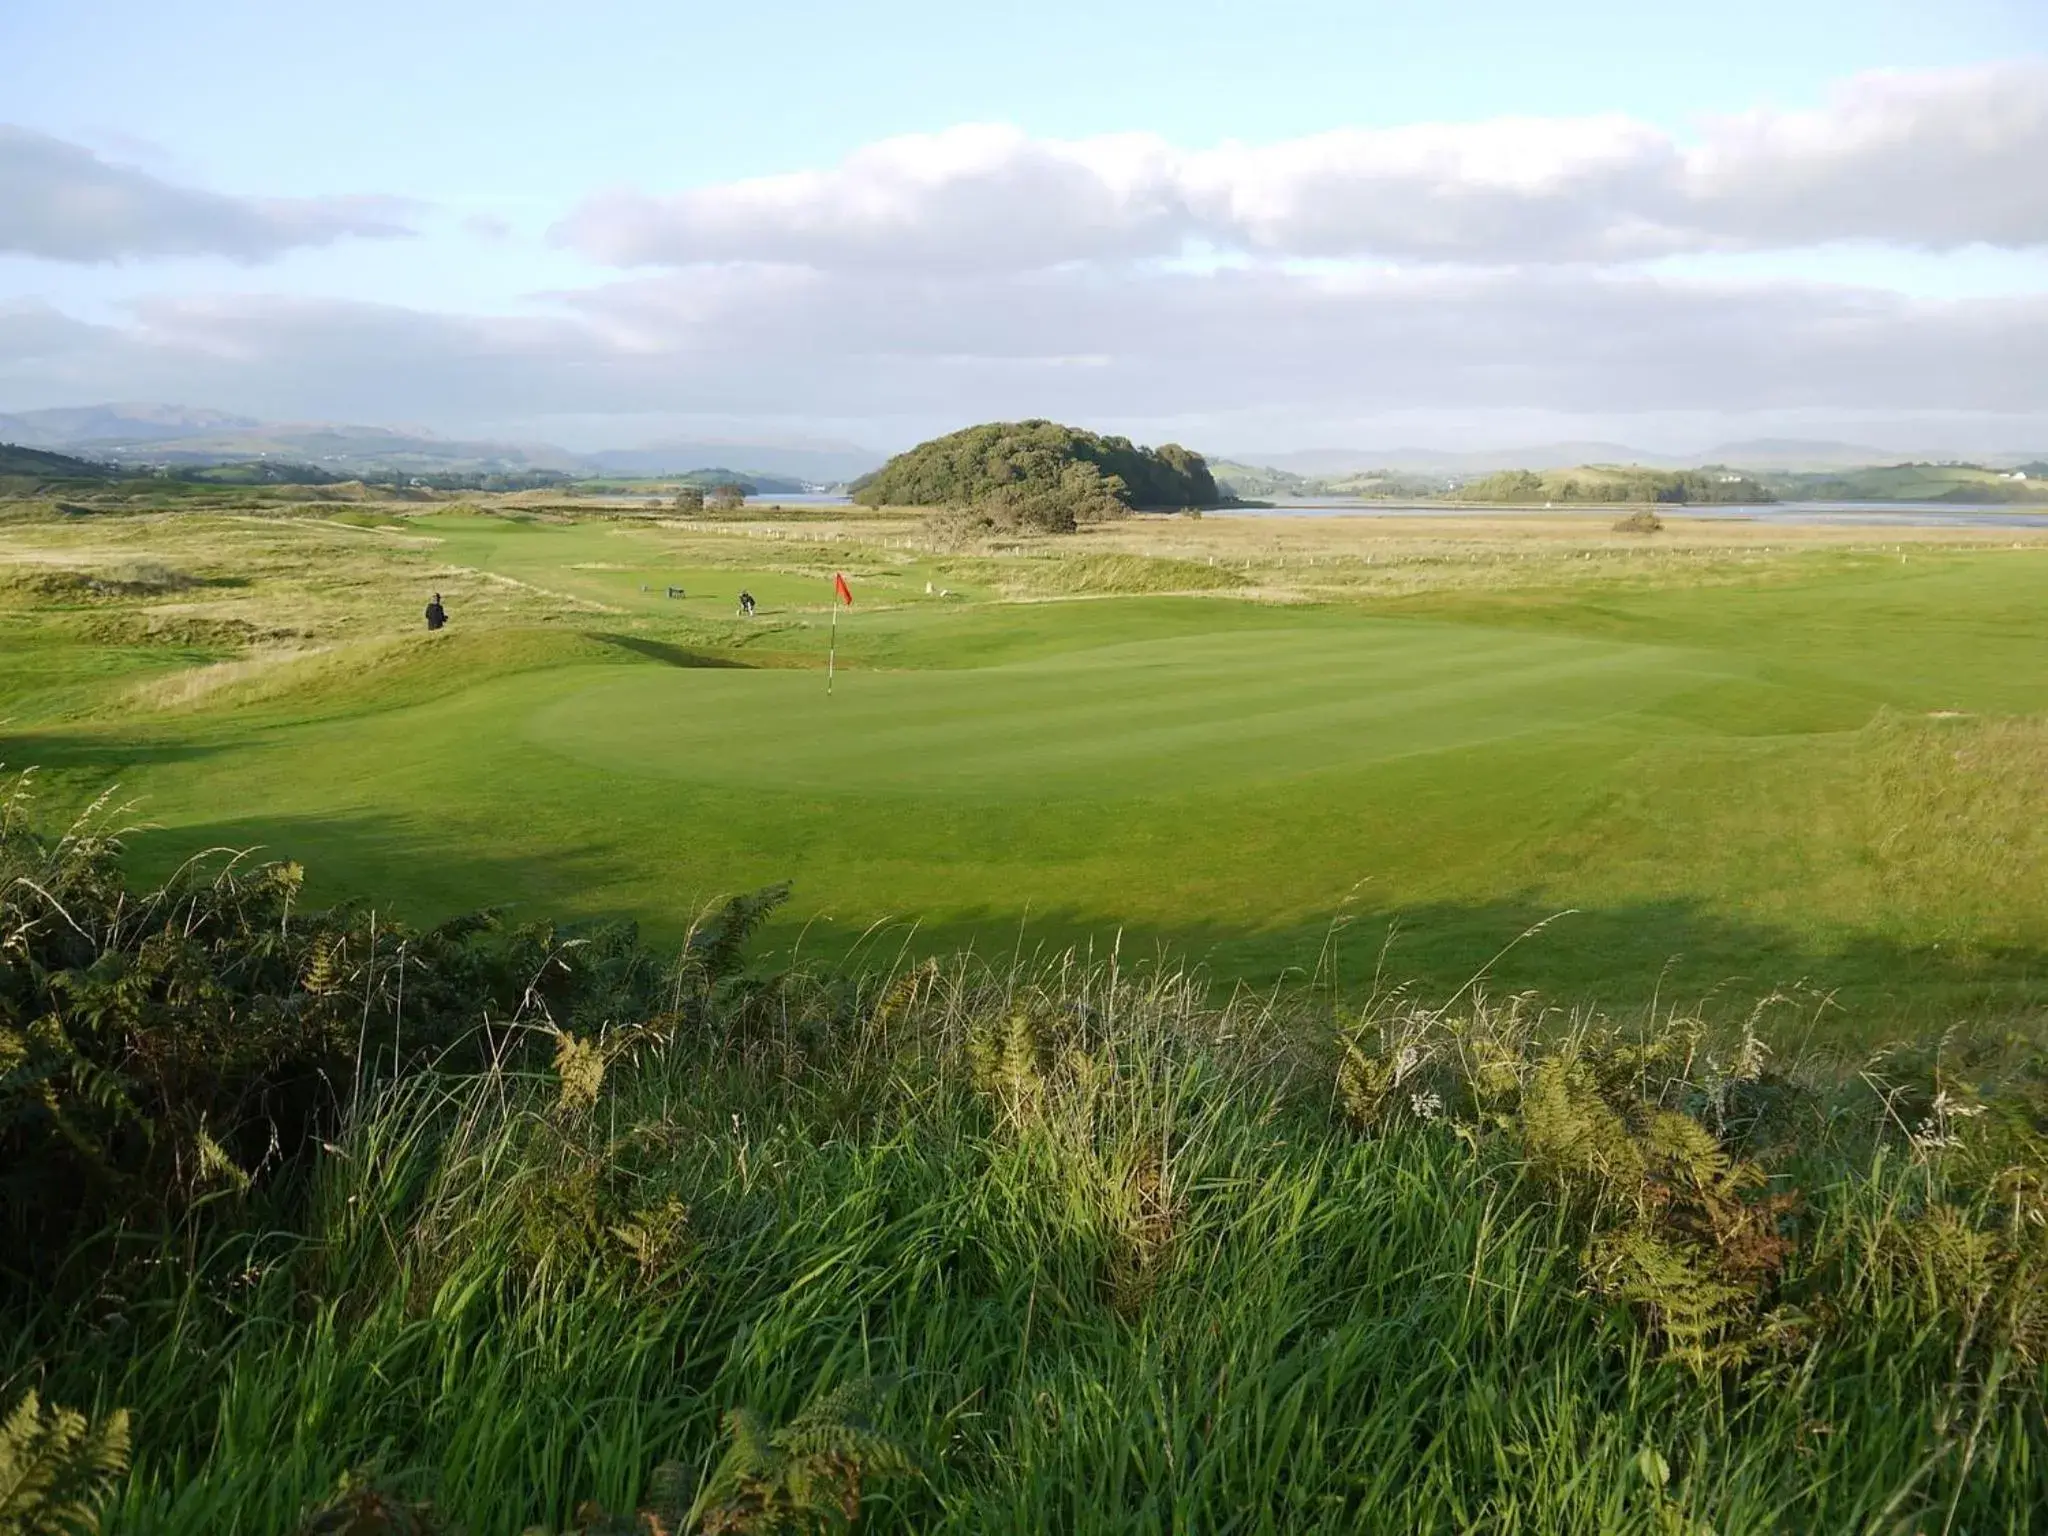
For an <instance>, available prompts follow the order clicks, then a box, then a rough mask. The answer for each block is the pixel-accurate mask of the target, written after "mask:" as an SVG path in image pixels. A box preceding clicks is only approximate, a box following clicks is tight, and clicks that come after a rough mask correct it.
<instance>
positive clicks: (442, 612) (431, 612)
mask: <svg viewBox="0 0 2048 1536" xmlns="http://www.w3.org/2000/svg"><path fill="white" fill-rule="evenodd" d="M447 622H448V610H447V609H446V608H443V607H442V606H441V594H440V593H438V592H436V593H435V594H434V600H433V601H432V602H431V603H428V604H427V628H428V629H430V630H434V629H439V628H441V626H442V625H444V624H446V623H447Z"/></svg>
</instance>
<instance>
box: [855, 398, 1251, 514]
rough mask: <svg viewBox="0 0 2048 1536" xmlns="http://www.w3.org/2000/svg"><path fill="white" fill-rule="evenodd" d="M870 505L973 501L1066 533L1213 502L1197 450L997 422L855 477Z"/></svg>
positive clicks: (858, 496) (1216, 495)
mask: <svg viewBox="0 0 2048 1536" xmlns="http://www.w3.org/2000/svg"><path fill="white" fill-rule="evenodd" d="M853 498H854V500H855V501H858V502H860V503H861V504H862V505H864V506H871V507H872V506H910V507H968V508H973V509H976V510H977V511H985V512H986V513H987V514H988V515H989V518H990V520H991V521H992V522H993V523H995V524H997V525H1005V526H1014V527H1031V528H1043V529H1052V530H1065V529H1071V528H1073V527H1075V526H1076V525H1077V524H1079V523H1086V522H1099V521H1101V520H1103V519H1104V518H1109V517H1116V516H1120V515H1122V514H1123V513H1125V512H1129V511H1132V510H1139V509H1168V508H1170V509H1175V510H1178V509H1180V508H1184V507H1213V506H1217V505H1220V504H1221V502H1222V500H1223V497H1222V495H1221V493H1220V492H1219V491H1218V490H1217V489H1216V481H1215V479H1214V478H1213V477H1212V476H1211V475H1210V473H1209V466H1208V465H1207V464H1206V463H1205V462H1204V461H1203V459H1202V456H1201V455H1200V454H1198V453H1193V452H1190V451H1189V450H1188V449H1186V448H1183V447H1181V446H1180V445H1179V444H1177V443H1167V444H1165V445H1164V446H1163V447H1159V448H1140V447H1138V446H1137V445H1135V444H1134V443H1132V442H1131V441H1130V439H1128V438H1123V437H1102V436H1099V435H1097V434H1096V433H1093V432H1084V431H1082V430H1080V429H1079V428H1077V427H1064V426H1061V425H1060V424H1059V423H1057V422H1052V421H998V422H988V423H985V424H984V425H982V426H978V427H968V428H966V429H965V430H964V431H960V432H953V433H950V434H948V435H947V436H945V437H938V438H933V439H932V440H931V441H930V442H928V443H920V444H919V445H918V446H917V447H915V448H912V449H911V450H910V451H909V452H907V453H899V454H898V455H896V457H895V458H893V459H891V460H890V461H889V462H888V463H887V464H884V465H883V466H882V467H881V468H880V469H878V470H876V471H875V472H874V473H873V474H872V475H868V476H866V477H865V478H863V479H861V480H859V481H857V482H856V483H855V485H854V491H853Z"/></svg>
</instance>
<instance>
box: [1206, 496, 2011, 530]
mask: <svg viewBox="0 0 2048 1536" xmlns="http://www.w3.org/2000/svg"><path fill="white" fill-rule="evenodd" d="M1602 510H1604V509H1603V508H1601V507H1599V506H1594V505H1588V504H1587V503H1584V502H1576V503H1573V504H1572V505H1570V506H1564V507H1445V506H1437V505H1433V504H1431V503H1429V502H1418V503H1415V504H1412V505H1402V504H1399V503H1396V502H1380V501H1370V502H1368V501H1345V500H1342V499H1339V498H1336V497H1329V498H1323V497H1302V498H1300V499H1298V500H1293V499H1290V500H1284V501H1275V502H1274V504H1273V505H1272V506H1270V507H1232V508H1230V509H1228V510H1226V511H1223V512H1212V513H1210V514H1209V515H1210V516H1211V517H1541V516H1544V515H1545V514H1546V513H1556V512H1577V513H1598V512H1600V511H1602ZM1658 510H1659V511H1660V512H1661V513H1662V514H1663V515H1664V516H1665V517H1697V518H1706V519H1710V520H1712V521H1715V522H1737V523H1744V522H1747V523H1797V524H1804V525H1809V526H1812V525H1826V524H1830V523H1840V524H1857V525H1861V526H1864V527H1879V528H1882V527H1893V528H2048V509H2028V510H2018V509H2015V510H2012V511H2006V510H2003V509H2001V508H1998V507H1959V506H1956V505H1955V504H1953V503H1950V502H1938V501H1780V502H1773V503H1772V504H1770V505H1769V506H1761V507H1694V506H1683V507H1680V506H1672V507H1661V508H1659V509H1658ZM1617 515H1619V509H1617Z"/></svg>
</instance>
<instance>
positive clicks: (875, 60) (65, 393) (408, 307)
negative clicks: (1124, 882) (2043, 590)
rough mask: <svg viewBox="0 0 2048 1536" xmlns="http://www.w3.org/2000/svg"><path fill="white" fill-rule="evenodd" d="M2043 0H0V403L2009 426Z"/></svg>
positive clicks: (1146, 421) (2022, 367) (1312, 429)
mask: <svg viewBox="0 0 2048 1536" xmlns="http://www.w3.org/2000/svg"><path fill="white" fill-rule="evenodd" d="M2044 166H2048V4H2044V3H2043V0H1945V3H1944V4H1942V5H1940V6H1935V5H1931V4H1928V3H1926V0H1775V3H1760V0H1717V3H1715V4H1714V5H1711V6H1698V5H1688V6H1678V5H1659V4H1645V3H1643V0H1632V3H1626V4H1615V3H1605V0H1551V3H1548V4H1546V5H1543V6H1531V5H1528V4H1526V3H1525V0H1522V3H1506V0H1486V3H1459V0H1435V3H1422V0H1412V3H1411V0H1399V3H1372V0H1349V3H1320V0H1318V3H1299V0H1262V3H1258V4H1251V3H1236V4H1219V3H1214V0H1176V3H1172V4H1167V3H1163V0H1134V3H1117V0H1093V3H1090V4H1076V3H1069V0H1042V3H1038V4H1034V5H1031V6H1028V7H1024V6H1005V5H995V4H983V5H972V6H970V5H961V4H958V3H957V0H955V3H952V4H937V3H927V0H914V3H913V0H866V3H863V4H862V5H859V6H853V5H845V4H841V5H815V4H814V5H802V4H787V3H778V0H755V3H752V4H749V5H745V6H732V5H729V4H727V5H718V6H709V5H699V4H695V3H688V0H668V3H660V0H582V3H580V4H578V5H575V6H563V5H561V4H559V3H548V4H540V3H531V0H494V3H492V4H490V5H483V4H473V3H469V0H450V3H437V0H410V3H405V4H399V3H392V0H353V3H351V4H349V5H345V6H343V5H321V6H317V7H316V6H310V5H305V6H299V5H292V6H280V5H277V4H276V3H275V0H260V3H259V0H148V3H137V0H0V413H4V412H9V411H20V410H30V409H36V408H40V407H47V406H58V405H80V404H89V403H95V402H100V401H110V400H123V401H156V402H166V403H175V404H183V405H190V406H203V407H212V408H217V409H222V410H228V411H233V412H237V413H240V414H246V415H252V416H257V417H260V418H264V419H271V420H332V421H348V422H360V423H368V424H378V425H407V426H416V427H424V428H427V429H430V430H434V431H438V432H443V433H447V434H450V435H460V436H493V437H501V438H506V437H509V438H529V439H540V440H546V441H552V442H556V443H560V444H562V445H564V446H568V447H572V448H594V447H600V446H634V445H639V444H647V443H658V442H660V441H663V440H665V439H676V438H682V437H690V438H700V439H701V438H705V437H716V438H726V439H733V440H739V441H754V442H778V443H790V444H796V443H818V442H837V443H847V442H850V443H858V444H861V445H863V446H867V447H872V448H876V449H880V450H893V449H896V448H900V447H903V446H905V445H907V444H908V443H910V442H914V441H916V440H918V439H919V438H921V437H924V436H927V435H930V434H932V433H934V432H937V431H943V430H948V429H950V428H952V427H956V426H961V425H965V424H967V423H969V422H972V421H976V420H983V419H989V418H993V417H1020V416H1051V417H1054V418H1057V419H1062V420H1068V421H1073V422H1076V423H1077V424H1083V425H1088V426H1093V427H1097V428H1101V429H1107V430H1115V431H1122V432H1128V433H1130V434H1131V435H1133V436H1136V437H1139V438H1140V439H1142V440H1146V441H1160V440H1164V439H1167V438H1173V439H1176V440H1180V441H1184V442H1187V443H1190V444H1192V445H1194V446H1196V447H1199V448H1202V449H1204V450H1206V451H1209V452H1212V453H1217V452H1228V453H1236V454H1252V453H1261V452H1265V453H1279V452H1284V451H1288V450H1299V449H1309V448H1331V447H1342V448H1353V449H1370V448H1374V447H1384V448H1391V447H1394V446H1409V445H1413V446H1424V447H1440V448H1491V447H1511V446H1514V445H1517V444H1521V443H1539V442H1549V441H1556V440H1561V439H1569V440H1597V441H1605V442H1619V443H1627V444H1630V445H1634V446H1638V447H1642V448H1645V449H1648V450H1653V451H1657V452H1678V453H1683V452H1690V451H1694V450H1705V449H1707V448H1709V447H1711V446H1713V445H1715V444H1718V443H1722V442H1727V441H1731V440H1746V439H1755V438H1760V437H1794V438H1828V439H1836V440H1846V441H1849V442H1855V443H1870V444H1873V445H1875V446H1880V447H1883V448H1886V449H1888V450H1896V451H1902V452H1904V451H1911V452H1925V453H1937V452H1938V453H1955V454H1990V453H1996V452H2029V451H2041V452H2048V368H2044V367H2042V366H2041V363H2042V360H2043V359H2044V358H2048V172H2044V170H2043V167H2044Z"/></svg>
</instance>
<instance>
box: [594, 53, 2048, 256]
mask: <svg viewBox="0 0 2048 1536" xmlns="http://www.w3.org/2000/svg"><path fill="white" fill-rule="evenodd" d="M2044 165H2048V64H2042V63H2013V64H2003V65H1994V66H1987V67H1983V68H1976V69H1964V70H1948V71H1936V72H1927V73H1920V74H1880V75H1867V76H1861V77H1858V78H1856V79H1854V80H1852V81H1849V82H1848V83H1847V84H1845V85H1844V86H1843V87H1842V88H1840V89H1839V90H1838V91H1837V92H1836V93H1835V94H1834V95H1833V96H1832V98H1831V99H1830V100H1829V101H1828V103H1827V104H1826V105H1825V106H1823V107H1821V108H1818V109H1815V110H1811V111H1803V112H1756V113H1751V114H1748V115H1745V116H1741V117H1733V118H1725V119H1718V120H1715V121H1712V122H1709V123H1707V124H1705V125H1704V126H1703V130H1702V133H1701V135H1700V137H1699V138H1698V140H1697V142H1694V143H1686V142H1682V141H1680V140H1679V139H1677V138H1675V137H1673V136H1672V135H1670V134H1668V133H1666V132H1664V131H1663V130H1661V129H1657V128H1654V127H1651V126H1650V125H1648V124H1645V123H1641V122H1637V121H1634V120H1632V119H1629V118H1625V117H1617V116H1603V117H1587V118H1556V119H1501V120H1496V121H1490V122H1479V123H1464V124H1457V123H1451V124H1421V125H1415V126H1410V127H1402V128H1391V129H1346V130H1341V131H1338V132H1333V133H1325V134H1318V135H1314V136H1311V137H1307V138H1301V139H1293V140H1288V141H1285V142H1282V143H1277V144H1271V145H1264V146H1244V145H1236V144H1227V145H1224V146H1222V147H1220V148H1215V149H1206V150H1187V149H1181V148H1177V147H1176V146H1174V145H1171V144H1169V143H1167V142H1166V141H1165V140H1163V139H1161V138H1158V137H1156V136H1153V135H1147V134H1126V135H1117V136H1112V137H1101V138H1092V139H1065V140H1062V139H1034V138H1031V137H1029V136H1028V135H1026V134H1024V133H1023V132H1022V131H1020V130H1018V129H1015V128H1006V127H1000V126H989V125H968V126H962V127H957V128H952V129H948V130H946V131H944V132H942V133H935V134H923V135H914V136H910V137H904V138H895V139H888V140H883V141H881V142H879V143H876V144H872V145H869V146H867V147H865V148H863V149H860V150H858V151H856V152H855V153H853V154H852V155H850V156H848V157H847V158H846V159H845V160H844V161H842V162H841V163H840V164H839V165H837V166H835V167H832V168H830V169H827V170H812V171H804V172H799V173H796V174H793V175H786V176H771V177H763V178H758V179H753V180H747V181H737V182H729V183H724V184H720V185H714V186H708V187H701V188H696V189H693V190H689V191H684V192H679V193H674V194H669V195H665V196H661V195H653V194H648V193H644V192H638V191H631V190H618V191H613V192H610V193H606V194H604V195H602V196H600V197H596V198H593V199H591V200H589V201H587V202H586V203H584V204H583V205H582V206H581V207H579V208H578V209H576V210H575V211H574V212H573V213H572V214H571V215H570V216H569V217H568V218H567V219H565V220H564V221H563V223H562V224H561V225H560V226H559V228H558V230H557V237H558V238H560V239H562V240H564V241H565V242H567V243H569V244H572V245H574V246H575V247H576V248H578V249H580V250H581V251H583V252H585V253H586V254H588V255H590V256H592V257H594V258H596V259H598V260H601V261H605V262H609V263H612V264H615V265H620V266H635V265H652V266H686V265H691V264H695V263H704V262H722V261H758V262H787V263H796V264H801V265H809V266H817V267H824V268H848V269H851V268H859V267H895V268H904V269H917V270H930V271H968V270H991V271H995V270H1012V271H1023V270H1029V269H1033V268H1039V267H1045V266H1051V265H1056V264H1060V263H1069V262H1085V261H1104V260H1117V259H1130V258H1136V257H1144V256H1170V255H1173V254H1175V253H1176V252H1178V251H1179V250H1180V249H1181V248H1182V247H1183V246H1184V245H1185V244H1186V243H1187V242H1189V241H1199V242H1203V243H1206V244H1208V245H1212V246H1217V247H1221V248H1224V249H1228V250H1239V251H1246V252H1252V253H1262V254H1268V255H1280V256H1338V257H1372V256H1379V257H1392V258H1397V259H1398V258H1409V259H1422V260H1431V261H1448V262H1466V263H1482V264H1483V263H1519V262H1575V261H1595V262H1611V261H1626V260H1634V259H1641V258H1647V257H1655V256H1662V255H1671V254H1675V253H1681V252H1688V251H1717V250H1754V249H1769V248H1778V247H1785V246H1791V245H1801V244H1813V243H1821V242H1827V241H1835V240H1846V239H1872V240H1881V241H1889V242H1894V243H1897V244H1901V245H1909V246H1920V247H1929V248H1940V249H1947V248H1954V247H1957V246H1961V245H1966V244H1971V243H1980V242H1981V243H1989V244H1994V245H2004V246H2032V245H2044V244H2048V175H2043V174H2042V171H2041V167H2043V166H2044Z"/></svg>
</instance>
